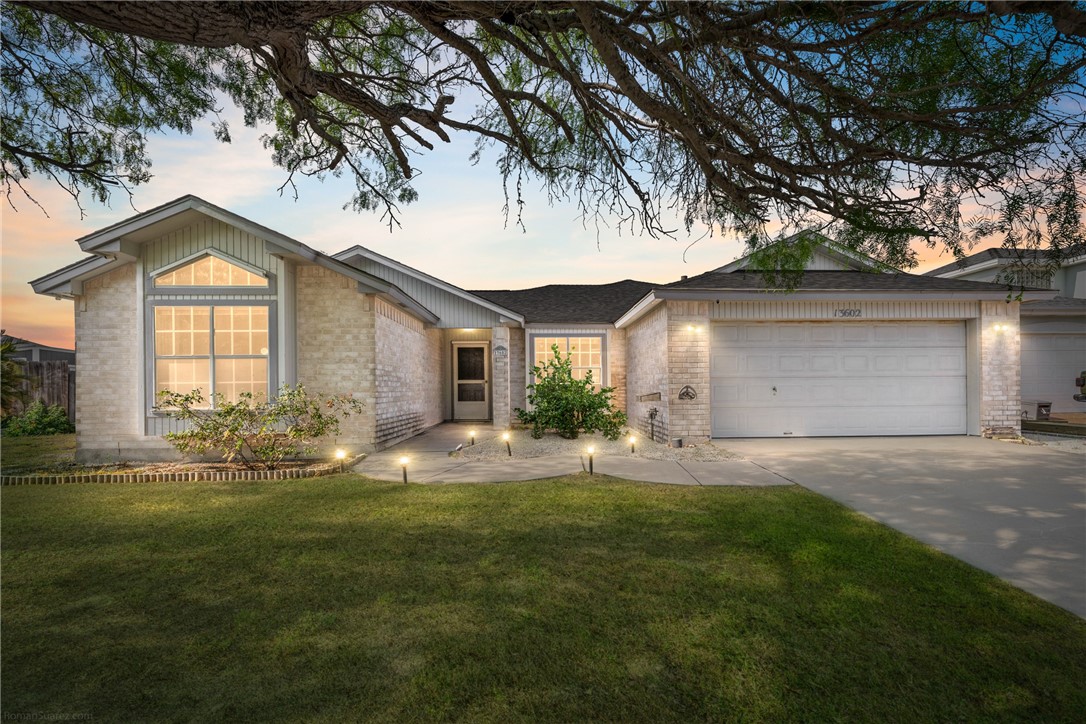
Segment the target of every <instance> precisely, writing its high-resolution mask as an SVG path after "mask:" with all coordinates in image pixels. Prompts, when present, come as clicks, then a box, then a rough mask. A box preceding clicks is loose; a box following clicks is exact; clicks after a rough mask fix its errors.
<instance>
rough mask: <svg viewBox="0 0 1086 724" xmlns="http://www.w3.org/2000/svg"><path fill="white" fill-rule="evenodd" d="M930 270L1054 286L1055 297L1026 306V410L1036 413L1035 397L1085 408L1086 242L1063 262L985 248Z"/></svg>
mask: <svg viewBox="0 0 1086 724" xmlns="http://www.w3.org/2000/svg"><path fill="white" fill-rule="evenodd" d="M927 275H928V276H934V277H941V278H944V279H971V280H974V281H985V282H995V283H998V284H1004V285H1005V286H1007V287H1008V288H1009V290H1010V292H1011V293H1012V294H1013V293H1015V291H1014V290H1017V289H1018V288H1019V287H1021V286H1027V287H1039V288H1042V289H1051V290H1052V291H1054V292H1055V293H1056V297H1055V298H1053V299H1042V300H1034V301H1026V302H1024V303H1023V304H1022V307H1021V316H1022V352H1021V354H1022V363H1021V365H1022V372H1021V398H1022V401H1023V413H1024V414H1027V415H1029V416H1030V417H1033V416H1034V415H1035V414H1036V405H1029V404H1026V403H1029V402H1031V401H1033V402H1036V401H1045V402H1051V403H1052V411H1053V412H1086V402H1076V401H1075V399H1074V394H1075V393H1076V392H1077V391H1078V388H1076V387H1075V378H1076V377H1078V376H1080V375H1081V374H1082V371H1083V370H1086V247H1082V246H1079V247H1078V248H1076V249H1072V250H1071V251H1070V252H1069V253H1068V254H1066V255H1065V258H1064V259H1063V261H1062V263H1061V264H1060V265H1059V266H1058V267H1057V266H1056V265H1054V264H1052V263H1051V262H1049V261H1048V259H1047V258H1046V256H1045V254H1044V252H1040V251H1034V250H1012V249H985V250H984V251H981V252H978V253H976V254H973V255H971V256H967V257H965V258H964V259H962V260H961V261H956V262H953V263H951V264H947V265H946V266H941V267H939V268H938V269H933V270H932V271H929V272H927Z"/></svg>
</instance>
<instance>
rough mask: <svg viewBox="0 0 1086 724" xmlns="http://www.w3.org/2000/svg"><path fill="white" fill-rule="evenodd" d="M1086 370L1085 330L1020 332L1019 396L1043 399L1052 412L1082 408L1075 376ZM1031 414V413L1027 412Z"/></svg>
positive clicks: (1083, 407) (1079, 409) (1073, 410)
mask: <svg viewBox="0 0 1086 724" xmlns="http://www.w3.org/2000/svg"><path fill="white" fill-rule="evenodd" d="M1082 370H1086V334H1066V333H1065V334H1030V333H1027V332H1025V331H1023V332H1022V399H1023V400H1045V401H1047V402H1051V403H1052V411H1053V412H1086V402H1075V400H1074V397H1073V395H1074V394H1075V393H1076V392H1078V388H1076V387H1075V378H1076V377H1078V376H1079V375H1080V374H1082ZM1031 417H1032V413H1031Z"/></svg>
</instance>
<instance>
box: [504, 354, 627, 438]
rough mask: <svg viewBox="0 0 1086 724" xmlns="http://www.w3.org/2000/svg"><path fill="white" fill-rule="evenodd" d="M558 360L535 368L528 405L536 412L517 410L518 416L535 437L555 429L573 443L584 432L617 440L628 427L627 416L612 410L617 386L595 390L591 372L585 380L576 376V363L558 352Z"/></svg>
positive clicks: (552, 360) (554, 358)
mask: <svg viewBox="0 0 1086 724" xmlns="http://www.w3.org/2000/svg"><path fill="white" fill-rule="evenodd" d="M551 350H552V351H553V352H554V357H553V358H551V359H549V360H546V361H545V362H544V363H543V364H542V365H537V366H535V367H533V368H532V376H533V377H534V378H535V379H536V380H537V381H536V383H535V384H532V385H528V403H529V404H530V405H531V406H532V409H531V410H530V411H529V410H522V409H520V408H519V407H518V408H517V410H516V412H517V417H518V418H519V419H520V421H521V422H522V423H524V424H526V425H531V426H532V437H534V438H540V437H543V433H544V432H546V431H547V430H554V431H555V432H557V433H558V434H559V435H561V436H562V437H564V438H568V439H570V440H573V439H576V438H577V436H578V435H579V434H580V433H582V432H595V431H597V430H598V431H600V432H602V433H603V435H604V437H606V438H607V439H608V440H617V439H618V436H619V435H620V434H621V432H622V428H623V427H624V426H625V425H626V413H624V412H622V411H621V410H615V409H613V407H612V402H611V398H612V395H614V392H615V388H614V387H604V388H602V389H600V390H595V389H593V387H594V385H595V383H594V382H593V380H592V373H591V372H589V373H588V375H586V376H585V378H584V379H583V380H578V379H576V378H574V377H573V364H572V362H571V361H570V358H569V356H568V355H567V356H566V357H565V358H563V357H562V354H561V353H560V352H559V351H558V345H553V346H552V347H551Z"/></svg>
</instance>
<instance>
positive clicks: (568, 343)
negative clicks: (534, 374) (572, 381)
mask: <svg viewBox="0 0 1086 724" xmlns="http://www.w3.org/2000/svg"><path fill="white" fill-rule="evenodd" d="M555 345H557V346H558V351H559V352H561V353H562V356H563V357H565V356H566V355H568V356H569V358H570V361H571V362H572V367H573V376H574V377H575V378H576V379H579V380H583V379H584V378H585V377H586V376H587V375H588V373H589V372H591V373H592V381H593V382H594V383H595V385H596V388H597V389H599V388H600V387H602V386H603V383H604V380H603V337H602V336H591V337H534V338H533V344H532V365H533V366H536V365H541V364H543V363H544V362H545V361H547V360H549V359H552V358H553V357H554V352H553V349H552V348H553V347H554V346H555Z"/></svg>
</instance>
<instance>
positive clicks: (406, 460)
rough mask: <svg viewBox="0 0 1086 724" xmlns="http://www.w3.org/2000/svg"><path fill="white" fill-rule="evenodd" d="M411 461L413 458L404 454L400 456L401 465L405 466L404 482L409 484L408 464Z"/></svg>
mask: <svg viewBox="0 0 1086 724" xmlns="http://www.w3.org/2000/svg"><path fill="white" fill-rule="evenodd" d="M409 462H411V459H410V458H408V457H407V456H406V455H404V456H403V457H402V458H400V467H401V468H403V484H404V485H407V464H408V463H409Z"/></svg>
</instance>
